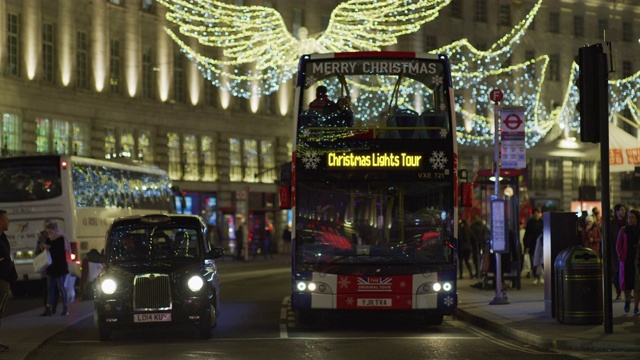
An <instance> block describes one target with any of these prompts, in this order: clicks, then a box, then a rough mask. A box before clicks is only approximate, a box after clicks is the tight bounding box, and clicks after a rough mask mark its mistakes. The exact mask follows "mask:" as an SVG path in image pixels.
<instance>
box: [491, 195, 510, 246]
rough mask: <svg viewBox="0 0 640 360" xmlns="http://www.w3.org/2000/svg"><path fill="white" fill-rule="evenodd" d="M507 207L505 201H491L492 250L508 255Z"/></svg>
mask: <svg viewBox="0 0 640 360" xmlns="http://www.w3.org/2000/svg"><path fill="white" fill-rule="evenodd" d="M506 214H507V211H506V206H505V201H504V199H492V200H491V250H493V252H495V253H500V254H501V253H508V252H509V247H508V244H509V242H508V241H507V239H508V238H507V236H508V234H507V222H506Z"/></svg>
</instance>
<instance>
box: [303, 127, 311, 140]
mask: <svg viewBox="0 0 640 360" xmlns="http://www.w3.org/2000/svg"><path fill="white" fill-rule="evenodd" d="M309 136H311V131H310V130H309V129H304V130H302V131H301V132H300V137H301V138H303V139H305V138H308V137H309Z"/></svg>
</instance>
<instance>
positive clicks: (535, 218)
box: [523, 208, 543, 277]
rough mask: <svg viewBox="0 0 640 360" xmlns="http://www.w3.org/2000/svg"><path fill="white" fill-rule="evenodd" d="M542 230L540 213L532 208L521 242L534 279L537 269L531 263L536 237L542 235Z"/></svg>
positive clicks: (533, 262)
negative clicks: (528, 259) (528, 258)
mask: <svg viewBox="0 0 640 360" xmlns="http://www.w3.org/2000/svg"><path fill="white" fill-rule="evenodd" d="M542 230H543V224H542V211H540V208H534V209H533V211H532V213H531V218H529V220H528V221H527V226H526V228H525V232H524V241H523V242H524V252H525V256H527V253H528V254H529V256H530V257H531V258H530V260H531V265H532V266H531V274H533V276H534V277H535V276H536V270H537V269H536V265H535V261H533V255H534V251H535V249H536V241H537V240H538V237H540V235H542ZM531 274H527V277H529V276H530V275H531Z"/></svg>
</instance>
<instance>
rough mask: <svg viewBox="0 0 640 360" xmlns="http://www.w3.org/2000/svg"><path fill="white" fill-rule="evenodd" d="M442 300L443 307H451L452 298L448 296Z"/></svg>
mask: <svg viewBox="0 0 640 360" xmlns="http://www.w3.org/2000/svg"><path fill="white" fill-rule="evenodd" d="M443 300H444V305H445V306H448V307H451V306H453V296H450V295H448V296H445V297H444V299H443Z"/></svg>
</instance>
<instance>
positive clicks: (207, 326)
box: [198, 306, 216, 339]
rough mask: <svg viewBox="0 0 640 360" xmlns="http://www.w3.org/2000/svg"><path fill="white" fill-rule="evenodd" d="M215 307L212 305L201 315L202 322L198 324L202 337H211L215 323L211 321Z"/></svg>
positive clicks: (199, 333)
mask: <svg viewBox="0 0 640 360" xmlns="http://www.w3.org/2000/svg"><path fill="white" fill-rule="evenodd" d="M215 311H216V310H215V308H214V307H213V306H210V307H209V309H208V310H207V311H204V312H203V313H202V315H201V316H200V323H199V324H198V335H199V336H200V339H211V330H212V327H213V325H214V324H213V323H212V321H211V318H212V315H215Z"/></svg>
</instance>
